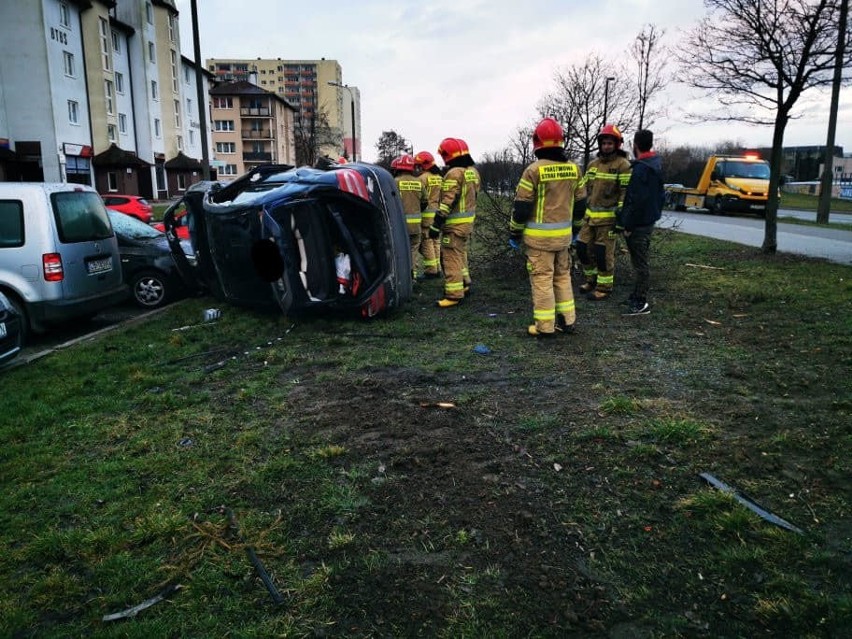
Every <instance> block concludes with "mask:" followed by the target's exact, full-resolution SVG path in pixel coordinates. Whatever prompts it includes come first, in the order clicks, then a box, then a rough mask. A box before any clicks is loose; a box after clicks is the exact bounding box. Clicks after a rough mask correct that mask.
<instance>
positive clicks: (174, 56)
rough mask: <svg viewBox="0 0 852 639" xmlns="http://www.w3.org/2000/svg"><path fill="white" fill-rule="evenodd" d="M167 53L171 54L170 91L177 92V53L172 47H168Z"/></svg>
mask: <svg viewBox="0 0 852 639" xmlns="http://www.w3.org/2000/svg"><path fill="white" fill-rule="evenodd" d="M169 55H170V56H171V59H172V91H174V92H175V93H177V92H178V66H177V53H175V50H174V49H170V50H169Z"/></svg>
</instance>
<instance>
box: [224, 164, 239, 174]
mask: <svg viewBox="0 0 852 639" xmlns="http://www.w3.org/2000/svg"><path fill="white" fill-rule="evenodd" d="M236 174H237V165H236V164H226V165H225V166H223V167H222V175H236Z"/></svg>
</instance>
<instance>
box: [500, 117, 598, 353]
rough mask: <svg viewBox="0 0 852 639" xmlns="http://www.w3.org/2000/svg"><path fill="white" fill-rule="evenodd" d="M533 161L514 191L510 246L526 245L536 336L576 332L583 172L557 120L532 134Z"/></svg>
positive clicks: (544, 122)
mask: <svg viewBox="0 0 852 639" xmlns="http://www.w3.org/2000/svg"><path fill="white" fill-rule="evenodd" d="M532 142H533V153H534V154H535V157H536V158H537V159H536V161H535V162H533V163H532V164H530V165H529V166H528V167H527V168H526V169H524V172H523V175H522V176H521V180H520V182H518V188H517V190H516V191H515V204H514V208H513V211H512V220H511V222H510V223H509V236H510V240H511V243H512V244H513V245H515V243H517V244H520V243H521V242H523V250H524V253H525V255H526V258H527V271H528V272H529V276H530V287H531V288H532V302H533V318H534V323H533V324H531V325H530V326H529V328H528V329H527V332H528V333H529V335H532V336H533V337H553V336H554V335H556V333H558V332H562V333H573V332H574V320H575V317H576V314H575V311H574V292H573V291H572V290H571V254H570V252H569V247H570V245H571V234H572V230H573V225H574V224H573V212H574V199H575V196H577V197H578V198H579V199H582V198H583V197H585V193H584V192H583V190H582V187H580V181H581V179H582V173H581V171H580V168H579V167H578V166H577V165H576V164H574V163H573V162H570V161H569V160H568V158H567V157H566V155H565V135H564V132H563V130H562V127H561V126H560V125H559V123H558V122H557V121H556V120H554V119H553V118H544V119H543V120H542V121H541V122H539V123H538V125H537V126H536V127H535V131H534V132H533V136H532Z"/></svg>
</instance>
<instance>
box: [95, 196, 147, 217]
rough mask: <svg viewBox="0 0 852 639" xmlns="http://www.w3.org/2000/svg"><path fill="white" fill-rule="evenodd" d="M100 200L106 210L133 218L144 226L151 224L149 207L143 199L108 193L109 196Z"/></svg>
mask: <svg viewBox="0 0 852 639" xmlns="http://www.w3.org/2000/svg"><path fill="white" fill-rule="evenodd" d="M101 199H102V200H103V201H104V206H106V207H107V208H108V209H112V210H113V211H118V212H119V213H124V214H125V215H129V216H131V217H135V218H136V219H137V220H139V221H140V222H145V224H150V223H151V205H150V204H148V200H146V199H145V198H144V197H140V196H138V195H119V194H117V193H110V194H109V195H101Z"/></svg>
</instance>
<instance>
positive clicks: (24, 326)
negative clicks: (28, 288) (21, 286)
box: [6, 294, 30, 347]
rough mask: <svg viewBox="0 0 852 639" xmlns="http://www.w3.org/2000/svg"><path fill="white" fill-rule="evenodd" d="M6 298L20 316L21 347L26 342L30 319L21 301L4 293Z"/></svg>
mask: <svg viewBox="0 0 852 639" xmlns="http://www.w3.org/2000/svg"><path fill="white" fill-rule="evenodd" d="M6 298H7V299H8V300H9V303H10V304H11V305H12V308H14V309H15V312H16V313H17V314H18V315H20V316H21V338H20V342H21V343H20V346H22V347H23V345H24V344H26V343H27V337H28V336H29V333H30V319H29V316H28V315H27V309H26V308H25V307H24V305H23V303H22V302H20V301H18V299H17V298H16V297H15V296H14V295H9V294H7V295H6Z"/></svg>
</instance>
